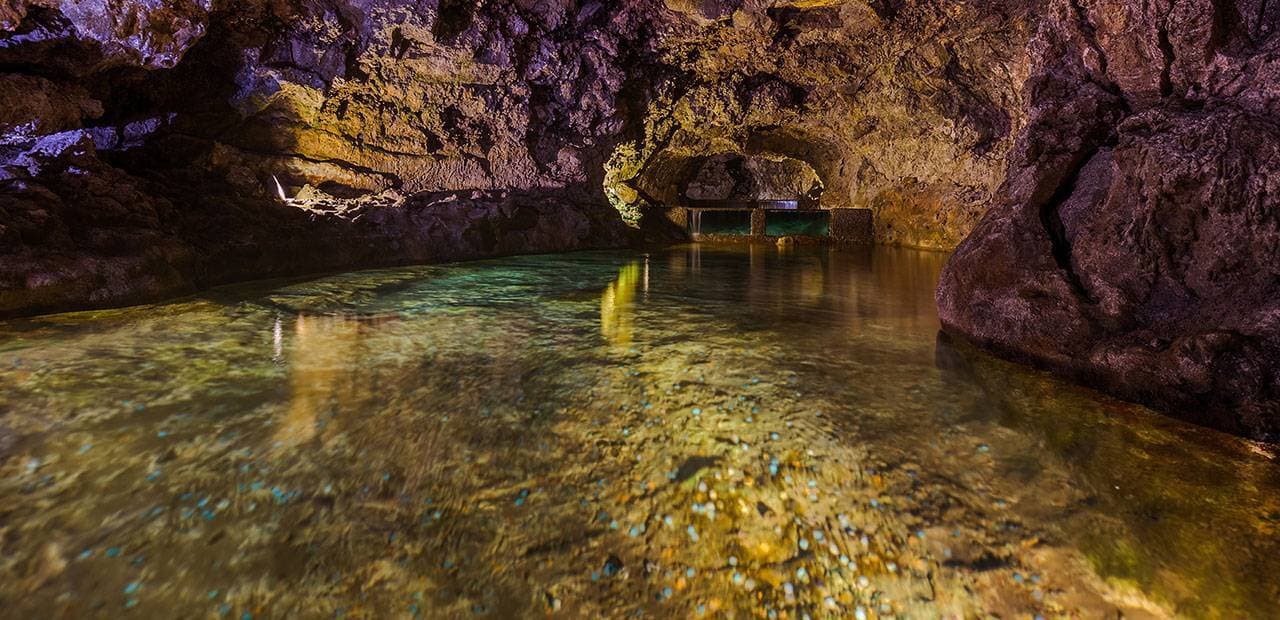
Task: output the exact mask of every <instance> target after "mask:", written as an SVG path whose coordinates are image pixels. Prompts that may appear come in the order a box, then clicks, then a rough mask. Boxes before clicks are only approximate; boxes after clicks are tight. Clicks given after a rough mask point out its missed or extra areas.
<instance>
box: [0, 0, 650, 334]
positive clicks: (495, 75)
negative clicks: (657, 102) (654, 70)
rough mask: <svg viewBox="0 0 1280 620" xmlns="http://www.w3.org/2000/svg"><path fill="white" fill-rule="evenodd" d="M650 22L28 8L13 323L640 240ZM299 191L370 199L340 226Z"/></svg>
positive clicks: (487, 13) (245, 5) (17, 80)
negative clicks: (322, 274)
mask: <svg viewBox="0 0 1280 620" xmlns="http://www.w3.org/2000/svg"><path fill="white" fill-rule="evenodd" d="M646 15H647V13H646V6H645V3H643V2H635V3H625V4H622V5H618V6H612V7H611V6H606V5H605V4H603V3H598V2H588V3H581V4H579V3H574V2H533V1H528V2H515V3H505V2H503V3H498V2H491V3H474V2H460V1H456V0H443V1H422V2H407V1H396V0H388V1H379V2H355V1H351V2H348V1H343V0H333V1H296V2H295V1H288V2H266V1H260V2H259V1H246V2H215V3H209V2H207V1H205V2H200V1H185V0H182V1H173V2H154V3H150V2H149V3H142V2H129V1H125V0H109V1H98V2H78V3H71V2H18V3H8V2H6V3H5V4H4V9H3V12H2V13H0V17H2V18H3V19H4V28H5V29H6V30H7V32H3V33H0V71H3V72H5V75H4V76H3V78H0V104H4V105H0V241H2V243H0V316H2V315H10V314H20V313H30V312H39V311H49V310H55V309H70V308H80V307H100V306H107V305H120V304H126V303H134V302H140V301H148V300H154V299H158V298H162V297H166V296H172V295H175V294H179V293H183V292H187V291H191V290H195V289H199V288H203V287H206V286H210V285H213V284H218V283H224V282H230V281H235V280H243V279H249V278H257V277H267V276H273V275H285V274H296V273H304V272H312V271H318V270H324V269H339V268H350V267H364V266H377V265H388V264H401V263H406V262H417V261H424V260H447V259H459V258H467V257H475V256H483V255H492V254H502V253H518V252H538V251H557V250H566V249H575V248H584V247H609V246H618V245H622V244H625V243H627V242H628V239H629V237H628V234H627V232H626V229H625V227H624V226H623V224H622V222H621V220H620V218H619V217H618V214H617V212H616V211H615V210H614V209H612V208H611V207H610V205H609V203H608V201H607V200H606V199H605V197H604V193H603V175H604V165H603V164H604V161H605V160H606V159H607V158H608V157H609V156H610V154H611V153H612V151H613V149H614V147H615V146H616V144H617V143H618V142H619V141H620V140H621V137H620V135H621V133H622V132H623V130H624V125H626V123H627V121H626V115H627V113H628V109H627V107H626V106H628V105H630V102H631V101H640V102H643V101H644V93H643V90H644V89H643V88H638V87H636V88H637V90H638V91H640V92H638V93H636V94H634V95H627V96H625V97H624V96H623V95H622V93H623V91H624V90H625V89H628V88H633V86H632V84H631V83H630V82H628V79H630V78H629V75H634V74H639V73H640V72H639V71H638V70H637V67H639V66H640V65H642V64H643V63H644V62H646V59H647V57H648V56H647V55H646V54H647V49H648V46H647V44H646V40H648V39H651V38H652V37H651V36H650V35H651V30H650V29H651V22H650V21H644V20H642V19H641V18H642V17H645V16H646ZM629 71H630V74H629V73H628V72H629ZM300 192H303V193H307V194H308V195H313V194H315V193H316V192H324V193H326V194H328V195H331V196H332V197H334V200H348V201H355V202H352V203H351V204H348V205H345V206H344V207H343V208H341V209H330V210H328V211H327V212H326V211H324V210H317V209H314V208H311V207H314V206H315V204H314V201H310V200H292V198H293V197H294V196H295V195H296V194H299V193H300ZM388 193H394V195H396V196H398V197H399V198H397V199H395V200H391V201H390V202H386V201H383V202H381V203H377V204H376V205H374V203H368V201H365V202H360V201H361V200H362V197H367V196H371V195H374V196H376V195H387V194H388ZM451 193H453V194H456V197H457V198H456V200H453V201H444V200H440V197H441V196H443V195H451ZM281 194H283V196H281ZM283 198H288V199H287V200H285V199H283ZM371 205H374V206H371ZM365 212H367V214H365V215H363V216H362V214H364V213H365Z"/></svg>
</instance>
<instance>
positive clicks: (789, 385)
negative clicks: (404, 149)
mask: <svg viewBox="0 0 1280 620" xmlns="http://www.w3.org/2000/svg"><path fill="white" fill-rule="evenodd" d="M944 258H945V257H944V256H942V255H937V254H927V253H917V252H911V251H903V250H887V249H881V250H874V251H861V252H858V251H847V250H831V249H805V248H800V249H785V250H782V249H778V248H775V247H773V246H752V247H747V246H742V247H736V248H733V247H724V248H714V247H698V246H693V247H686V248H677V249H674V250H671V251H664V252H655V253H650V254H640V253H625V252H614V253H582V254H570V255H560V256H539V257H525V258H511V259H501V260H493V261H486V262H479V263H472V264H465V265H456V266H432V267H418V268H409V269H397V270H385V271H374V272H362V273H351V274H342V275H335V276H327V277H323V278H318V279H311V280H306V281H299V282H292V283H269V284H257V285H251V286H243V287H235V288H228V289H223V290H219V291H215V292H211V293H208V294H206V295H203V296H201V297H198V298H195V299H191V300H185V301H182V302H178V303H170V304H164V305H158V306H150V307H142V308H134V309H128V310H122V311H111V312H97V313H80V314H73V315H61V316H52V317H44V318H39V319H32V320H27V321H17V322H9V323H0V615H5V616H12V617H24V618H28V617H87V616H88V617H92V616H97V617H119V616H121V615H123V614H132V615H137V616H142V617H219V616H225V617H231V618H246V619H247V618H276V617H335V616H338V617H377V618H382V617H396V616H401V617H410V616H421V617H484V616H488V617H500V618H507V617H527V616H541V615H544V614H545V613H547V612H556V613H558V614H560V615H565V616H570V617H580V616H585V617H600V616H606V617H622V616H629V615H644V616H650V617H696V616H699V615H703V614H705V615H706V616H708V617H716V616H721V617H730V616H732V617H766V616H770V617H778V618H802V617H805V615H806V614H807V615H808V616H811V617H814V618H819V617H855V616H856V617H860V616H858V615H859V614H861V615H865V616H866V617H870V618H874V617H884V616H905V617H938V616H946V615H955V616H972V615H988V614H998V615H1000V616H1002V617H1032V616H1034V615H1037V614H1039V615H1044V616H1045V617H1055V616H1059V615H1066V614H1074V615H1077V616H1080V617H1100V616H1102V615H1104V614H1109V615H1112V616H1114V614H1115V613H1116V611H1117V610H1119V611H1121V612H1123V613H1124V614H1125V615H1126V616H1128V617H1160V616H1168V615H1184V616H1191V617H1223V618H1234V617H1248V616H1252V617H1258V618H1268V617H1277V616H1280V602H1278V601H1280V585H1278V584H1280V579H1278V578H1277V575H1280V465H1278V464H1277V462H1276V457H1275V455H1274V453H1273V452H1271V449H1270V448H1267V447H1265V446H1260V445H1256V444H1250V443H1248V442H1245V441H1242V440H1238V439H1234V438H1231V437H1227V436H1224V435H1220V434H1217V433H1214V432H1211V431H1207V430H1203V429H1199V428H1195V427H1190V426H1187V425H1183V424H1180V423H1177V422H1174V421H1171V420H1168V419H1165V418H1162V417H1160V416H1157V415H1155V414H1153V413H1151V412H1149V411H1147V410H1145V409H1142V408H1140V407H1136V406H1132V405H1127V404H1123V403H1120V402H1117V401H1114V400H1110V399H1107V398H1104V397H1101V396H1099V395H1097V394H1094V393H1092V392H1089V391H1087V390H1083V389H1080V388H1076V387H1072V386H1069V385H1066V384H1063V383H1060V382H1057V381H1055V380H1053V379H1051V378H1049V377H1047V376H1046V375H1043V374H1040V373H1035V372H1031V371H1027V370H1024V369H1021V368H1017V367H1014V366H1012V365H1009V364H1006V363H1003V362H999V361H995V360H992V359H990V358H988V357H986V356H984V355H981V354H979V353H976V352H974V351H972V350H970V349H968V348H967V347H964V346H962V345H959V344H955V343H951V342H948V341H947V340H946V339H940V338H939V337H938V332H937V329H938V326H937V319H936V316H935V313H934V306H933V298H932V290H933V286H934V283H935V281H936V277H937V274H938V271H939V269H940V268H941V265H942V262H943V260H944Z"/></svg>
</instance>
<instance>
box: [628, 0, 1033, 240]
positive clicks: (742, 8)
mask: <svg viewBox="0 0 1280 620" xmlns="http://www.w3.org/2000/svg"><path fill="white" fill-rule="evenodd" d="M667 4H668V6H670V7H673V10H675V11H677V12H683V13H684V15H686V16H687V17H689V19H685V20H682V21H680V22H678V26H676V27H673V28H672V29H671V30H670V31H669V32H668V33H667V34H665V36H664V38H663V39H662V41H660V43H659V45H658V50H659V52H660V54H661V58H662V61H663V62H664V64H665V65H667V66H669V67H671V68H672V70H674V71H676V74H675V76H674V77H673V78H672V79H671V80H669V81H667V82H665V83H664V84H662V85H661V86H660V88H658V89H656V92H655V98H654V100H653V101H652V102H651V103H650V105H649V110H648V113H647V114H646V115H645V118H644V133H643V136H642V137H640V138H639V139H637V140H635V141H633V142H630V143H627V144H625V145H624V146H623V148H621V149H620V150H619V152H618V153H617V154H616V155H615V158H614V159H613V161H611V162H610V166H609V175H608V186H609V190H610V192H611V195H612V196H614V197H615V200H617V201H619V202H622V203H627V204H671V203H673V202H675V201H677V200H678V195H676V194H675V193H673V190H672V188H674V187H677V186H679V185H680V184H681V182H682V181H684V180H685V179H687V178H688V177H689V176H691V175H692V174H695V173H696V170H697V169H698V167H699V166H700V163H701V160H702V158H704V157H707V156H709V155H716V154H721V153H736V154H739V155H743V156H753V155H765V156H770V157H775V158H776V157H791V158H795V159H799V160H803V161H805V162H807V163H809V164H810V165H811V166H812V167H813V168H814V169H815V170H816V171H817V172H818V174H819V176H820V177H821V179H822V183H823V185H824V187H825V192H824V193H823V196H822V202H823V205H824V206H827V207H836V208H839V207H864V208H870V209H872V210H873V211H874V212H875V222H876V238H877V241H880V242H882V243H892V244H902V245H909V246H914V247H923V248H933V249H951V248H953V247H955V245H956V244H957V243H959V242H960V240H961V239H963V238H964V237H965V236H966V235H967V234H968V232H969V231H970V230H971V229H972V228H973V226H974V225H976V223H977V221H978V219H979V218H980V217H981V216H982V214H983V213H985V210H986V205H987V204H988V203H989V201H990V199H991V198H992V196H993V195H994V193H995V191H996V189H997V188H998V187H999V186H1000V184H1001V183H1002V182H1003V180H1004V159H1005V155H1006V153H1007V152H1008V151H1009V149H1010V148H1011V147H1012V145H1013V139H1014V136H1015V135H1016V133H1017V130H1018V129H1019V127H1020V126H1021V125H1022V122H1023V121H1022V117H1021V110H1022V106H1021V105H1020V101H1021V97H1022V93H1021V86H1022V83H1023V82H1024V80H1025V75H1026V71H1027V63H1026V56H1025V54H1024V51H1023V50H1024V48H1025V44H1026V41H1027V40H1028V38H1029V37H1030V34H1031V32H1032V29H1033V24H1034V20H1035V19H1036V18H1037V15H1038V11H1037V7H1038V6H1039V5H1040V4H1042V3H1040V2H1037V1H1027V0H1000V1H995V2H984V3H980V4H979V3H955V2H942V1H932V0H919V1H896V2H858V1H840V0H821V1H803V2H799V1H795V2H782V1H775V2H750V1H739V2H682V3H676V2H668V3H667Z"/></svg>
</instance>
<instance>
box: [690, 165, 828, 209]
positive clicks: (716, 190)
mask: <svg viewBox="0 0 1280 620" xmlns="http://www.w3.org/2000/svg"><path fill="white" fill-rule="evenodd" d="M678 183H679V186H678V193H679V196H680V198H681V200H682V201H683V202H684V204H685V206H687V207H690V208H697V209H715V208H719V209H751V208H762V209H770V210H794V209H815V208H817V207H818V206H819V204H820V202H821V196H822V193H823V191H824V190H825V186H824V184H823V182H822V179H821V177H819V176H818V173H817V171H815V170H814V169H813V166H811V165H809V163H808V162H805V161H802V160H799V159H795V158H792V157H787V156H782V155H742V154H739V153H723V154H719V155H713V156H710V157H705V158H700V161H698V162H696V163H694V165H693V166H691V167H690V169H689V174H688V175H687V176H686V177H685V178H682V179H680V180H679V182H678Z"/></svg>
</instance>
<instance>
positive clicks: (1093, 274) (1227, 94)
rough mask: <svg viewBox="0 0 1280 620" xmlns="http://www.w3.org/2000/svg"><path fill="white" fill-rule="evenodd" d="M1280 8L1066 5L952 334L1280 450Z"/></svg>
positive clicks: (960, 279) (952, 281) (959, 263)
mask: <svg viewBox="0 0 1280 620" xmlns="http://www.w3.org/2000/svg"><path fill="white" fill-rule="evenodd" d="M1277 28H1280V4H1275V3H1272V4H1268V3H1267V2H1265V1H1263V0H1238V1H1231V0H1218V1H1216V2H1210V1H1208V0H1203V1H1183V0H1174V1H1170V0H1163V1H1157V2H1141V3H1139V2H1088V1H1085V0H1055V1H1054V2H1053V3H1052V4H1051V7H1050V10H1049V11H1048V13H1047V15H1046V19H1045V21H1044V22H1043V23H1042V24H1041V28H1040V31H1039V34H1038V35H1037V36H1036V37H1035V40H1034V41H1033V42H1032V45H1031V47H1030V49H1031V52H1032V63H1033V67H1034V68H1033V71H1032V77H1031V79H1030V80H1029V82H1028V83H1027V86H1026V92H1027V93H1028V98H1027V119H1028V121H1027V127H1026V128H1025V130H1024V131H1023V132H1022V134H1021V135H1020V136H1019V137H1018V142H1017V146H1016V147H1015V149H1014V151H1013V153H1012V154H1011V156H1010V159H1009V171H1008V180H1007V181H1006V183H1005V185H1004V187H1003V188H1002V191H1001V194H1002V196H1001V199H1000V200H999V201H997V203H996V204H995V205H994V206H993V207H992V210H991V212H990V213H989V214H988V215H987V216H986V218H985V219H984V220H983V221H982V223H981V224H980V225H979V226H978V228H977V229H976V230H975V231H974V232H973V234H972V236H971V237H970V238H969V239H968V240H966V241H965V242H964V243H963V244H962V245H961V246H960V248H959V250H958V251H957V252H956V254H955V255H954V256H953V258H952V259H951V261H950V263H949V264H948V266H947V268H946V270H945V272H944V274H943V278H942V283H941V285H940V288H939V291H938V303H939V310H940V313H941V316H942V320H943V323H944V325H945V327H946V329H947V330H949V331H952V332H954V333H957V334H961V335H963V336H965V337H967V338H969V339H971V340H973V341H975V342H977V343H978V344H980V345H982V346H984V347H987V348H990V349H993V350H996V351H1000V352H1003V353H1005V354H1007V355H1009V356H1012V357H1015V358H1018V359H1021V360H1026V361H1032V362H1036V363H1040V364H1043V365H1045V366H1048V367H1050V368H1053V369H1056V370H1059V371H1062V372H1065V373H1068V374H1070V375H1073V376H1075V377H1077V378H1078V379H1081V380H1083V381H1086V382H1089V383H1091V384H1094V385H1096V386H1099V387H1101V388H1103V389H1106V390H1108V391H1111V392H1114V393H1117V394H1120V395H1123V396H1125V397H1127V398H1130V399H1134V400H1139V401H1143V402H1147V403H1151V404H1154V405H1157V406H1160V407H1162V408H1165V409H1167V410H1169V411H1171V412H1174V413H1175V414H1177V415H1180V416H1182V417H1185V418H1187V419H1190V420H1192V421H1196V422H1199V423H1203V424H1207V425H1211V426H1215V427H1218V428H1222V429H1225V430H1228V431H1232V432H1236V433H1242V434H1246V435H1250V436H1253V437H1257V438H1261V439H1270V440H1277V439H1280V203H1278V202H1277V196H1280V125H1278V124H1277V119H1278V118H1280V37H1278V36H1276V35H1275V32H1276V30H1277Z"/></svg>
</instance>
